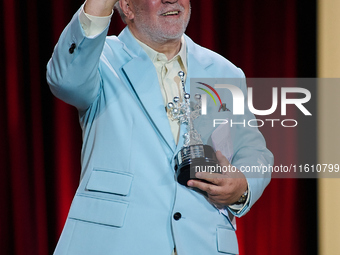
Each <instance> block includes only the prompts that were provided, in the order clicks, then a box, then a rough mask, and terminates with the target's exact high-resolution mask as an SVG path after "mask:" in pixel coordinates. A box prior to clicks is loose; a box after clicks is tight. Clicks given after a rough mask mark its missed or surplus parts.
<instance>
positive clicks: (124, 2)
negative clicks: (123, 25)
mask: <svg viewBox="0 0 340 255" xmlns="http://www.w3.org/2000/svg"><path fill="white" fill-rule="evenodd" d="M119 5H120V8H121V9H122V11H123V13H124V14H125V17H126V18H127V19H128V20H133V19H134V18H135V14H134V12H133V8H131V7H133V6H131V5H132V2H131V1H130V0H120V1H119Z"/></svg>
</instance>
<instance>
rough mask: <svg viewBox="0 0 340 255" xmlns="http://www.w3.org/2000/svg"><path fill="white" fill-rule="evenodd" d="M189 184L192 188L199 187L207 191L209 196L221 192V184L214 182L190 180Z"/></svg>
mask: <svg viewBox="0 0 340 255" xmlns="http://www.w3.org/2000/svg"><path fill="white" fill-rule="evenodd" d="M187 184H188V186H189V187H191V188H197V189H200V190H202V191H205V192H207V193H208V195H209V196H217V195H219V194H220V191H219V186H216V185H214V184H210V183H206V182H202V181H200V180H189V181H188V183H187Z"/></svg>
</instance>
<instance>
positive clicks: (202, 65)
mask: <svg viewBox="0 0 340 255" xmlns="http://www.w3.org/2000/svg"><path fill="white" fill-rule="evenodd" d="M184 36H185V41H186V43H187V59H188V72H187V73H188V75H187V79H186V82H185V91H186V92H187V93H190V79H191V78H213V76H212V74H211V73H210V72H208V71H207V68H208V67H211V66H212V65H213V61H212V60H211V59H210V58H207V57H206V55H204V53H202V50H201V49H200V46H198V45H197V44H195V43H194V42H193V41H192V40H191V39H190V38H189V37H188V36H186V35H184ZM193 96H194V95H192V98H193ZM186 132H187V126H186V125H181V130H180V138H179V141H178V145H177V148H176V151H175V154H177V153H178V151H179V150H180V149H181V148H182V146H183V144H184V134H185V133H186Z"/></svg>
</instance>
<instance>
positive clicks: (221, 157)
mask: <svg viewBox="0 0 340 255" xmlns="http://www.w3.org/2000/svg"><path fill="white" fill-rule="evenodd" d="M216 157H217V160H218V163H219V165H220V166H229V165H230V162H229V161H228V159H227V158H226V157H225V156H224V155H223V154H222V152H221V151H216Z"/></svg>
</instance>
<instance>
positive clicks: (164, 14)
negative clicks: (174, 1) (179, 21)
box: [162, 11, 179, 16]
mask: <svg viewBox="0 0 340 255" xmlns="http://www.w3.org/2000/svg"><path fill="white" fill-rule="evenodd" d="M178 14H179V11H170V12H165V13H163V14H162V16H170V15H178Z"/></svg>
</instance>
